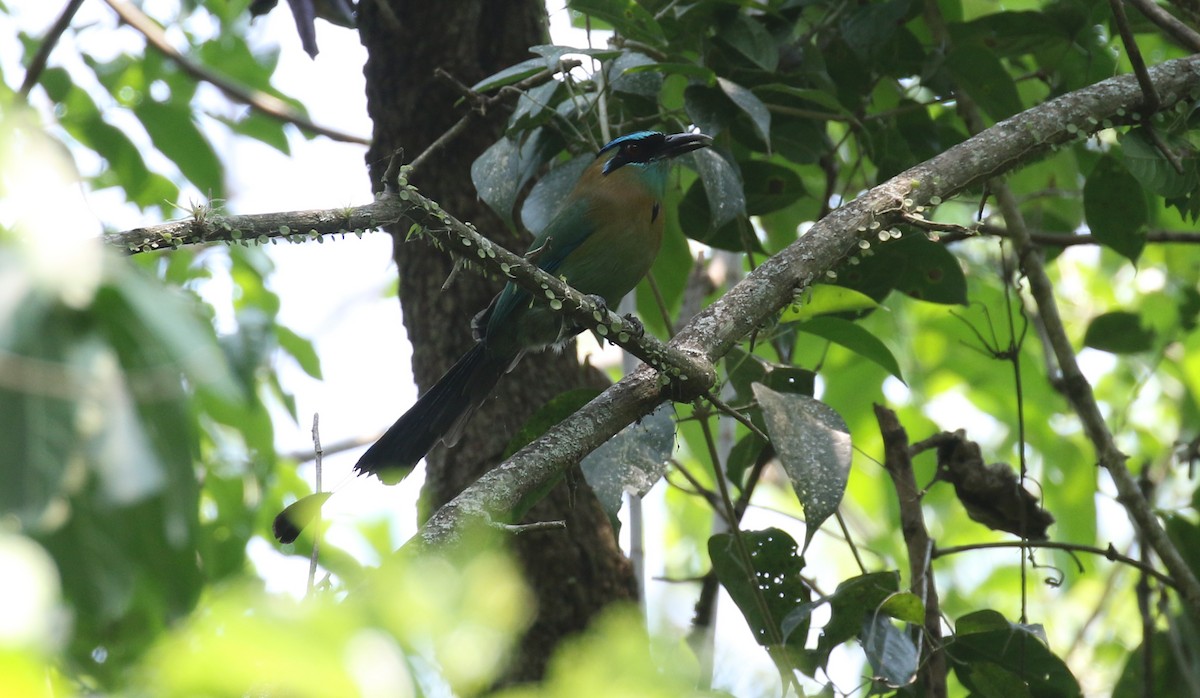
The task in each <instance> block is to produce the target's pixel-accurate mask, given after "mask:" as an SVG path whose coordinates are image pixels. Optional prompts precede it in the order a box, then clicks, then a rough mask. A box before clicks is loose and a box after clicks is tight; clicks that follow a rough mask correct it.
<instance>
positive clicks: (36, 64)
mask: <svg viewBox="0 0 1200 698" xmlns="http://www.w3.org/2000/svg"><path fill="white" fill-rule="evenodd" d="M82 4H83V0H70V2H68V3H67V6H66V7H64V8H63V11H62V13H61V14H59V16H58V19H56V20H54V24H52V25H51V26H50V29H49V30H48V31H47V32H46V36H45V38H43V39H42V44H41V45H40V46H38V50H37V53H35V54H34V55H33V60H31V61H30V62H29V68H28V69H26V71H25V79H24V80H23V81H21V88H20V89H19V90H17V92H18V93H20V95H21V97H29V92H30V90H32V89H33V86H34V85H36V84H37V83H38V80H39V79H41V77H42V73H43V72H45V70H46V64H47V63H48V62H49V61H50V54H51V52H53V51H54V47H55V46H57V45H58V40H59V39H61V38H62V35H63V33H64V32H66V31H67V27H69V26H71V20H72V19H74V18H75V13H76V12H78V11H79V6H80V5H82Z"/></svg>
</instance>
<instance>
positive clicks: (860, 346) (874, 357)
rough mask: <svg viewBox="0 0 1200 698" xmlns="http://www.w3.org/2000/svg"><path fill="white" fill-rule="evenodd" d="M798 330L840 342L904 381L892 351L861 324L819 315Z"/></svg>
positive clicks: (797, 327) (802, 324)
mask: <svg viewBox="0 0 1200 698" xmlns="http://www.w3.org/2000/svg"><path fill="white" fill-rule="evenodd" d="M796 330H797V331H798V332H805V333H807V334H812V335H816V336H818V337H820V338H822V339H826V340H829V341H830V342H833V343H834V344H840V345H841V346H843V347H845V348H847V349H849V350H850V351H852V352H854V353H855V354H858V355H859V356H861V357H863V358H864V359H868V360H870V361H872V362H874V363H876V364H878V365H879V366H880V367H881V368H883V369H884V370H885V371H887V372H888V373H890V374H892V375H893V376H895V377H896V378H898V379H899V380H900V382H901V383H903V382H904V376H903V375H902V374H901V373H900V364H899V363H898V362H897V361H896V357H895V356H894V355H893V354H892V351H891V350H890V349H888V348H887V345H886V344H884V343H883V342H882V341H881V340H880V339H879V338H878V337H876V336H875V335H873V334H871V333H870V332H868V331H867V330H866V329H864V328H863V327H862V326H861V325H858V324H855V323H853V322H851V321H849V320H845V319H843V318H837V317H819V318H813V319H811V320H808V321H806V322H804V323H801V324H800V325H797V326H796Z"/></svg>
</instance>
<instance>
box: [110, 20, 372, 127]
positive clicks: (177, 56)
mask: <svg viewBox="0 0 1200 698" xmlns="http://www.w3.org/2000/svg"><path fill="white" fill-rule="evenodd" d="M104 2H106V3H108V6H109V7H111V8H112V9H113V11H114V12H116V13H117V16H118V17H120V18H121V21H122V22H125V23H126V24H128V25H129V26H131V27H133V28H134V29H136V30H137V31H138V32H139V33H141V35H142V36H144V37H145V38H146V42H147V43H149V44H150V45H151V46H153V47H154V48H155V49H156V50H158V51H159V52H160V53H162V54H163V55H164V56H166V57H167V58H170V59H171V60H172V61H174V62H175V63H176V64H177V65H178V66H179V68H180V69H181V70H182V71H183V72H184V73H186V74H188V75H190V76H192V78H193V79H195V80H198V81H200V82H207V83H209V84H211V85H213V86H214V87H216V88H217V89H219V90H221V91H222V92H224V93H225V95H226V96H227V97H229V98H230V99H232V100H233V101H235V102H241V103H242V104H245V105H248V106H249V107H250V108H252V109H255V110H257V111H259V112H261V113H263V114H265V115H266V116H269V117H271V118H273V119H277V120H279V121H283V122H286V123H290V124H295V125H296V126H299V127H300V128H302V129H304V130H306V131H311V132H312V133H316V134H318V135H321V136H325V137H326V138H330V139H333V140H335V141H341V142H344V143H358V144H360V145H370V144H371V140H370V139H369V138H363V137H362V136H355V135H352V134H348V133H343V132H342V131H338V130H337V129H332V128H329V127H327V126H321V125H319V124H317V123H315V122H313V120H312V119H309V118H308V117H307V116H305V115H304V114H301V113H300V112H298V111H296V110H295V109H294V108H293V107H292V106H291V105H290V104H288V103H287V102H285V101H283V100H282V99H279V98H278V97H275V96H274V95H270V94H267V93H266V92H262V91H260V90H252V89H248V88H246V87H245V86H243V85H240V84H238V83H236V82H234V81H232V80H230V79H228V78H226V77H225V76H223V75H220V74H218V73H214V72H212V71H211V70H209V69H208V68H205V67H204V66H202V65H200V64H199V63H197V62H195V61H193V60H192V59H190V58H188V57H187V56H185V55H183V54H182V53H181V52H180V51H179V50H178V49H176V48H175V47H174V46H172V45H171V42H170V41H168V40H167V35H166V32H164V31H163V30H162V27H160V26H158V24H157V23H156V22H155V21H154V20H153V19H151V18H150V17H149V16H148V15H146V14H145V13H144V12H142V11H141V10H140V9H138V7H137V6H135V5H134V4H133V3H131V2H128V0H104Z"/></svg>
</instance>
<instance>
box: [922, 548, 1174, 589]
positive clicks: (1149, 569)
mask: <svg viewBox="0 0 1200 698" xmlns="http://www.w3.org/2000/svg"><path fill="white" fill-rule="evenodd" d="M991 548H1046V549H1049V550H1066V551H1069V552H1074V553H1088V554H1091V555H1099V556H1100V557H1102V558H1104V559H1106V560H1111V561H1112V562H1119V563H1121V564H1123V565H1128V566H1130V567H1132V568H1134V569H1136V570H1138V571H1140V572H1141V573H1142V574H1146V575H1149V576H1151V577H1154V578H1155V579H1157V580H1158V581H1160V582H1162V583H1163V584H1166V585H1167V586H1169V587H1172V588H1175V589H1178V588H1179V585H1177V584H1176V583H1175V580H1174V579H1172V578H1171V577H1170V576H1168V575H1165V574H1163V573H1162V572H1160V571H1158V570H1156V569H1154V566H1153V565H1149V564H1146V563H1143V562H1140V561H1138V560H1135V559H1133V558H1132V557H1129V556H1128V555H1122V554H1121V553H1119V552H1117V549H1116V548H1114V547H1113V546H1112V545H1111V544H1110V545H1109V546H1108V547H1107V548H1099V547H1096V546H1094V545H1080V544H1079V543H1064V542H1062V541H1053V540H1024V541H1020V540H1002V541H990V542H987V543H972V544H970V545H955V546H952V547H948V548H934V550H933V558H934V559H935V560H936V559H937V558H939V557H946V556H947V555H957V554H958V553H966V552H971V551H973V550H988V549H991Z"/></svg>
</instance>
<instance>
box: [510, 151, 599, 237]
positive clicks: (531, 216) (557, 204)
mask: <svg viewBox="0 0 1200 698" xmlns="http://www.w3.org/2000/svg"><path fill="white" fill-rule="evenodd" d="M595 159H596V157H595V156H594V155H580V156H579V157H577V158H572V159H571V160H568V161H567V162H565V163H562V164H560V165H557V166H555V167H554V168H553V169H551V170H550V171H549V172H547V173H546V174H545V175H544V176H542V178H541V179H539V180H538V181H537V183H536V184H534V185H533V188H532V189H530V190H529V195H528V196H526V197H525V202H524V203H523V204H521V223H522V224H523V225H524V226H525V229H526V230H528V231H529V232H531V233H533V234H534V235H537V234H538V233H540V232H542V230H544V229H545V228H546V226H547V225H549V224H550V221H551V220H553V219H554V215H555V214H557V213H558V210H559V209H560V208H561V207H562V202H563V201H565V200H566V198H567V195H568V194H570V193H571V190H572V189H574V188H575V184H576V182H578V181H579V177H580V175H582V174H583V171H584V170H586V169H587V167H588V165H590V164H592V162H593V161H595Z"/></svg>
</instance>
